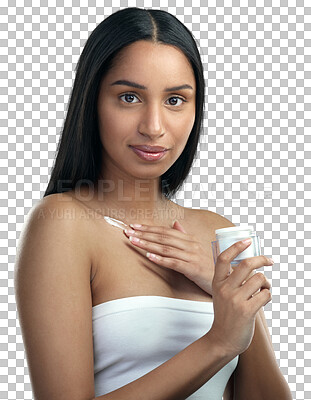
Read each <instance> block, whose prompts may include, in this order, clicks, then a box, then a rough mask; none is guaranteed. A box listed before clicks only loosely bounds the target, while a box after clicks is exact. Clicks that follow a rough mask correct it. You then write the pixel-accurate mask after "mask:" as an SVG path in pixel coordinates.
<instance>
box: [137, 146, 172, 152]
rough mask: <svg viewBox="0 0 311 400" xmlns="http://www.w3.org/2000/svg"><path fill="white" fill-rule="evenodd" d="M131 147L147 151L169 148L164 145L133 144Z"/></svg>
mask: <svg viewBox="0 0 311 400" xmlns="http://www.w3.org/2000/svg"><path fill="white" fill-rule="evenodd" d="M130 147H134V148H135V149H138V150H142V151H146V152H147V153H159V152H160V151H165V150H167V149H166V148H165V147H162V146H147V145H137V146H136V145H133V146H130Z"/></svg>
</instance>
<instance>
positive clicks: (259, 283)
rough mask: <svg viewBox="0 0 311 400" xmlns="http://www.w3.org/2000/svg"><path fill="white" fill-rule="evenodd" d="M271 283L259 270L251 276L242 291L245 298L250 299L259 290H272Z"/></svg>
mask: <svg viewBox="0 0 311 400" xmlns="http://www.w3.org/2000/svg"><path fill="white" fill-rule="evenodd" d="M270 288H271V284H270V282H269V281H268V279H267V278H266V277H265V276H264V274H262V273H261V272H258V273H257V274H255V275H253V276H252V277H251V278H249V279H248V280H247V281H246V282H245V283H244V285H243V286H242V287H241V289H240V293H241V295H242V296H243V298H244V299H245V300H249V299H250V298H251V297H252V296H254V295H255V294H256V292H258V290H263V289H268V290H270Z"/></svg>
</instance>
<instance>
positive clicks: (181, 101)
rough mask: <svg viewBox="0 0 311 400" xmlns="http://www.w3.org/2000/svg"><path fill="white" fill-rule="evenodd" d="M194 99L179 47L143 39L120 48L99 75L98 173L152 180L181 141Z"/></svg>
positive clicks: (187, 130)
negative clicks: (100, 159)
mask: <svg viewBox="0 0 311 400" xmlns="http://www.w3.org/2000/svg"><path fill="white" fill-rule="evenodd" d="M195 99H196V82H195V76H194V72H193V69H192V67H191V65H190V63H189V62H188V60H187V58H186V56H185V55H184V54H183V53H182V51H181V50H179V49H177V48H175V47H173V46H170V45H165V44H155V43H151V42H148V41H138V42H135V43H133V44H131V45H129V46H128V47H126V48H124V49H123V50H122V51H121V52H120V53H119V54H118V56H117V59H116V60H115V63H114V65H113V67H112V68H111V69H110V70H109V71H108V73H107V74H106V75H105V76H104V78H103V80H102V82H101V87H100V93H99V98H98V117H99V130H100V139H101V143H102V145H103V149H104V157H103V159H104V171H103V176H104V177H105V175H107V169H108V171H109V172H110V173H117V174H118V171H119V172H121V171H122V173H121V175H123V176H124V174H125V175H130V176H132V177H135V178H141V179H152V178H156V177H159V176H161V175H162V174H163V173H164V172H165V171H167V170H168V169H169V168H170V167H171V165H172V164H173V163H174V162H175V161H176V160H177V158H178V157H179V156H180V154H181V153H182V151H183V149H184V147H185V145H186V143H187V140H188V137H189V135H190V132H191V130H192V127H193V124H194V120H195ZM137 146H139V147H140V149H138V147H137ZM141 146H161V147H163V148H164V149H166V150H165V151H160V152H159V149H148V151H143V150H147V149H146V148H142V147H141ZM120 170H121V171H120ZM109 175H110V174H109Z"/></svg>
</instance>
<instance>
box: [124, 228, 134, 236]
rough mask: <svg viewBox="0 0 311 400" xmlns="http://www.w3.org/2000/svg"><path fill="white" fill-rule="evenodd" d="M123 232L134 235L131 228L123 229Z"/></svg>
mask: <svg viewBox="0 0 311 400" xmlns="http://www.w3.org/2000/svg"><path fill="white" fill-rule="evenodd" d="M124 232H125V233H126V234H127V235H135V233H136V232H135V231H133V229H124Z"/></svg>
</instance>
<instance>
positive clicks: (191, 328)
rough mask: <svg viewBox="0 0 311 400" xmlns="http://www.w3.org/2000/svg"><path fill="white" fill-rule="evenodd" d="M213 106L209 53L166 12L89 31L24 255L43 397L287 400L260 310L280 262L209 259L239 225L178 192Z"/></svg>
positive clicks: (34, 359)
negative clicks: (217, 242) (187, 202)
mask: <svg viewBox="0 0 311 400" xmlns="http://www.w3.org/2000/svg"><path fill="white" fill-rule="evenodd" d="M203 102H204V77H203V68H202V63H201V60H200V55H199V53H198V50H197V47H196V44H195V41H194V39H193V37H192V35H191V33H190V32H189V31H188V30H187V28H186V27H185V26H183V25H182V24H181V23H180V22H179V21H178V20H177V19H176V18H175V17H173V16H172V15H170V14H168V13H166V12H164V11H160V10H143V9H138V8H128V9H124V10H122V11H118V12H117V13H115V14H112V15H111V16H110V17H108V18H107V19H106V20H105V21H103V22H102V23H101V24H100V25H99V26H98V27H97V28H96V29H95V30H94V32H93V33H92V34H91V36H90V38H89V39H88V41H87V43H86V45H85V48H84V50H83V53H82V55H81V57H80V60H79V63H78V67H77V74H76V79H75V83H74V87H73V91H72V96H71V99H70V103H69V109H68V114H67V117H66V120H65V124H64V129H63V133H62V137H61V141H60V145H59V148H58V154H57V158H56V162H55V165H54V168H53V171H52V175H51V180H50V182H49V185H48V188H47V190H46V193H45V196H44V198H43V199H42V200H41V201H40V202H39V204H38V205H36V207H34V208H33V209H32V211H31V213H30V215H29V217H28V220H27V224H26V226H25V229H24V230H23V235H22V237H21V239H20V245H19V251H18V255H17V260H16V269H15V288H16V301H17V306H18V313H19V319H20V324H21V328H22V333H23V339H24V344H25V350H26V354H27V360H28V365H29V371H30V378H31V382H32V388H33V394H34V398H35V399H38V400H41V399H49V400H53V399H57V400H61V399H75V400H80V399H81V400H86V399H94V398H95V396H96V398H98V399H123V398H124V399H135V400H136V399H138V398H141V399H148V400H153V399H161V400H164V399H185V398H192V399H201V398H202V399H203V398H204V399H221V398H222V395H223V393H224V391H225V394H224V396H225V397H224V398H226V399H240V400H244V399H248V400H251V399H254V400H255V399H265V400H269V399H273V400H275V399H284V400H285V399H290V398H291V395H290V391H289V388H288V385H287V383H286V382H285V380H284V378H283V376H282V374H281V373H280V370H279V368H278V365H277V362H276V359H275V357H274V352H273V348H272V345H271V341H270V336H269V332H268V329H267V325H266V322H265V318H264V314H263V311H262V307H263V306H264V305H265V304H266V303H267V302H269V301H270V300H271V294H270V290H269V289H270V284H269V282H268V281H267V279H266V278H265V276H264V275H263V274H260V273H258V274H255V275H253V272H254V270H255V269H257V268H260V267H262V266H264V265H272V263H273V262H272V261H271V260H270V259H268V258H267V257H265V256H258V257H252V258H249V259H247V260H244V261H242V262H241V263H240V264H239V266H237V267H236V268H235V269H234V271H233V270H232V269H231V267H230V262H231V261H232V260H233V259H234V258H235V257H236V256H237V255H238V254H239V253H240V252H241V251H243V250H244V249H245V248H246V247H247V246H248V245H249V242H238V243H237V244H235V245H233V246H231V247H230V248H229V249H227V250H226V251H224V252H223V253H222V254H221V255H220V256H219V257H218V259H217V263H216V267H215V269H214V265H213V261H212V254H211V249H210V242H211V241H212V240H214V231H215V229H218V228H222V227H227V226H233V224H232V223H231V222H230V221H228V220H227V219H225V218H223V217H221V216H219V215H217V214H215V213H212V212H209V211H207V210H192V209H187V208H184V207H181V206H178V205H177V204H175V203H173V202H172V201H171V200H170V198H171V196H172V195H173V194H174V193H176V191H177V190H178V188H179V187H180V186H181V184H182V183H183V181H184V180H185V178H186V177H187V175H188V173H189V170H190V167H191V165H192V162H193V159H194V155H195V152H196V149H197V144H198V138H199V133H200V129H201V125H202V115H203ZM107 217H108V218H107ZM107 222H109V223H107ZM130 225H131V226H130ZM123 226H124V227H125V228H126V229H124V230H122V231H121V230H120V229H116V227H123ZM225 388H226V390H225Z"/></svg>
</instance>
